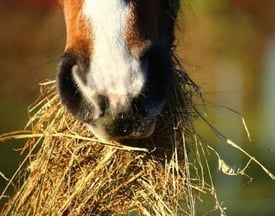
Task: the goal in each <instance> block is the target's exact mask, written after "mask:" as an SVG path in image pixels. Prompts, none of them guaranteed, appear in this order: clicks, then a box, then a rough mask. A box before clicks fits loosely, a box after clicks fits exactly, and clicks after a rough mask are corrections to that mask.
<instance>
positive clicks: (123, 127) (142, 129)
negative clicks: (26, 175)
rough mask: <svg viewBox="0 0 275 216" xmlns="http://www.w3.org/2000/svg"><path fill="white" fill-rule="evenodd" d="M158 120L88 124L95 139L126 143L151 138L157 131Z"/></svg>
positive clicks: (128, 120) (119, 120)
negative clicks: (126, 141)
mask: <svg viewBox="0 0 275 216" xmlns="http://www.w3.org/2000/svg"><path fill="white" fill-rule="evenodd" d="M156 121H157V119H156V118H146V119H139V120H135V119H134V118H131V119H116V120H114V121H113V122H111V123H110V124H108V123H107V124H106V123H103V124H100V123H98V122H97V123H86V127H87V129H88V130H90V131H91V132H92V133H93V134H94V136H95V137H97V138H98V139H99V140H103V141H118V142H119V141H125V140H134V139H139V140H140V139H146V138H149V137H150V136H151V135H152V134H153V133H154V131H155V127H156Z"/></svg>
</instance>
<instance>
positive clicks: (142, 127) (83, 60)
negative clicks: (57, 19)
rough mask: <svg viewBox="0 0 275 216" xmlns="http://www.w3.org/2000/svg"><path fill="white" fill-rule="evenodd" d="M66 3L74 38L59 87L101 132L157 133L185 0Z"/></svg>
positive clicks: (102, 135) (115, 136) (111, 137)
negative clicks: (181, 0)
mask: <svg viewBox="0 0 275 216" xmlns="http://www.w3.org/2000/svg"><path fill="white" fill-rule="evenodd" d="M175 2H176V4H175ZM60 4H61V6H62V9H63V14H64V19H65V24H66V36H67V38H66V46H65V50H64V53H63V54H62V55H61V57H60V61H59V64H58V71H57V89H58V92H59V96H60V98H61V101H62V103H63V104H64V106H65V107H66V108H67V110H68V111H69V112H70V113H71V114H72V115H73V116H74V117H75V118H76V119H77V120H79V121H80V122H82V123H84V124H85V125H86V126H87V129H88V130H91V131H92V132H93V134H94V135H95V136H96V137H98V138H99V139H101V140H108V141H120V140H131V139H139V140H140V139H145V138H148V137H150V136H151V135H152V134H153V133H154V130H155V125H156V121H157V120H158V118H159V116H160V115H161V113H162V111H163V109H164V107H165V105H166V103H167V100H168V98H169V92H170V91H171V88H172V79H173V78H172V55H171V50H172V47H173V42H174V38H175V36H174V26H175V17H176V15H177V9H178V7H175V5H178V4H179V1H171V0H60Z"/></svg>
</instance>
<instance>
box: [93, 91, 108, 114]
mask: <svg viewBox="0 0 275 216" xmlns="http://www.w3.org/2000/svg"><path fill="white" fill-rule="evenodd" d="M96 102H97V107H98V109H99V113H100V114H99V117H102V116H104V115H105V114H106V112H107V110H108V109H109V107H110V102H109V99H108V98H107V97H106V96H104V95H98V96H97V98H96Z"/></svg>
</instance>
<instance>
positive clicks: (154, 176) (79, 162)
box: [0, 70, 274, 216]
mask: <svg viewBox="0 0 275 216" xmlns="http://www.w3.org/2000/svg"><path fill="white" fill-rule="evenodd" d="M174 75H175V82H174V91H173V92H172V93H171V95H170V100H169V103H168V105H167V108H166V110H165V112H164V113H163V115H162V116H160V117H159V118H160V119H159V121H158V125H157V128H156V132H155V134H154V136H153V137H152V138H150V139H148V140H141V141H135V142H134V141H133V142H131V143H124V145H121V144H119V143H108V142H105V143H103V142H100V141H99V140H97V139H96V138H95V137H94V136H93V135H92V134H91V133H90V132H89V131H88V130H86V129H85V127H84V126H83V125H82V124H80V123H79V122H78V121H76V120H75V119H74V118H73V117H72V116H71V115H70V114H69V113H67V112H66V111H65V109H64V107H63V106H62V105H61V104H60V101H59V98H58V95H57V93H56V88H55V82H54V81H51V82H47V83H44V84H41V93H40V98H39V99H38V100H37V101H36V103H35V104H34V105H32V106H31V107H30V110H29V112H30V121H29V123H28V125H27V127H26V130H25V131H18V132H14V133H10V134H4V135H2V136H0V141H3V140H7V139H27V142H26V144H25V145H24V147H23V148H22V152H23V153H24V154H25V155H26V157H25V159H24V161H23V162H22V164H21V165H20V166H19V168H18V170H17V172H16V173H15V174H14V176H13V177H12V178H11V179H10V181H9V183H8V185H7V187H6V189H5V190H4V191H3V193H2V194H1V197H0V199H1V200H2V199H5V202H6V205H5V207H4V209H3V212H2V213H3V214H4V215H24V216H25V215H84V216H85V215H125V214H130V213H132V214H133V215H148V216H149V215H195V213H196V211H197V209H198V206H199V205H202V206H203V207H204V208H208V209H205V210H204V212H209V211H217V212H218V213H219V214H220V215H225V208H224V207H222V205H221V204H220V202H219V201H218V197H217V194H216V192H215V188H214V184H213V180H212V175H211V171H210V168H209V165H208V156H207V154H208V155H209V153H207V150H211V151H212V152H214V153H215V154H216V155H217V157H218V160H219V169H220V170H221V171H222V172H224V173H225V174H228V175H237V174H240V175H245V173H244V172H245V170H246V168H247V167H248V166H249V164H250V163H251V162H256V163H257V162H258V161H257V160H256V159H255V158H253V157H252V156H250V155H249V154H248V153H246V152H245V151H244V150H242V149H241V148H240V147H239V146H238V145H236V144H235V143H234V142H232V141H231V140H229V139H226V137H223V138H224V140H226V141H227V143H228V144H229V145H231V146H233V147H234V148H237V149H238V150H240V151H242V152H243V153H244V154H246V155H247V156H248V157H249V159H250V160H249V161H248V163H247V165H246V166H245V167H244V168H243V169H239V170H233V169H232V168H231V167H229V166H228V165H227V164H226V163H225V161H223V160H222V159H221V158H220V156H219V154H218V153H217V152H216V151H215V149H214V148H212V147H211V146H209V145H206V144H202V142H201V139H200V136H199V134H197V132H196V130H195V128H194V126H193V123H192V122H193V118H196V117H199V118H201V119H204V116H203V115H202V114H201V113H200V112H199V111H198V110H197V109H196V108H195V107H196V106H195V105H196V104H194V103H195V101H196V99H195V98H196V97H197V98H199V99H200V95H199V94H200V93H199V89H198V87H197V86H196V85H195V84H194V83H193V82H192V80H191V79H190V78H189V77H188V76H187V74H185V73H184V72H182V71H178V70H175V73H174ZM201 102H202V101H201V100H199V102H198V103H201ZM206 123H207V124H209V123H208V122H207V121H206ZM245 126H246V125H245ZM209 127H212V126H211V125H210V124H209ZM212 129H213V130H214V132H215V133H216V134H217V135H218V136H223V135H222V134H220V133H219V131H217V130H216V129H215V128H212ZM246 129H247V127H246ZM247 132H248V130H247ZM248 134H249V132H248ZM234 145H236V146H234ZM189 151H190V152H191V154H189ZM258 164H259V165H260V166H261V167H262V168H263V169H266V168H265V167H263V166H262V165H261V164H260V163H258ZM26 166H27V168H25V167H26ZM266 171H267V173H268V170H266ZM0 174H1V173H0ZM268 174H270V176H271V177H272V174H271V173H270V172H269V173H268ZM1 176H3V177H5V176H4V175H3V174H1ZM273 177H274V176H273ZM5 178H6V177H5ZM11 188H13V190H14V191H15V195H14V196H13V197H11V198H9V197H8V196H7V195H6V193H7V190H8V189H11ZM211 197H212V198H211ZM205 200H207V202H210V201H212V204H211V205H209V206H207V205H206V204H205V203H204V201H205Z"/></svg>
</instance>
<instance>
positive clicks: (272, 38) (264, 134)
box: [0, 0, 275, 215]
mask: <svg viewBox="0 0 275 216" xmlns="http://www.w3.org/2000/svg"><path fill="white" fill-rule="evenodd" d="M0 26H1V30H0V119H1V124H0V134H2V133H6V132H10V131H14V130H18V129H22V128H23V127H24V125H25V124H26V122H27V120H28V114H27V108H28V105H30V104H31V103H32V102H33V101H34V100H35V99H36V97H37V96H38V94H39V87H38V83H39V82H42V81H45V80H49V79H54V78H55V72H56V64H57V60H58V56H59V54H60V53H61V52H62V50H63V48H64V44H65V28H64V21H63V17H62V13H61V10H60V8H59V6H58V4H57V1H56V0H1V1H0ZM176 34H177V41H176V44H177V45H178V48H177V54H178V56H179V57H180V58H181V59H182V62H183V65H184V66H185V68H186V69H187V71H188V73H189V74H190V76H191V77H192V78H193V79H194V80H195V81H196V82H197V83H198V84H199V85H200V86H201V88H202V92H203V95H204V98H205V100H206V102H207V104H208V106H207V113H208V118H209V120H210V121H211V122H212V123H213V125H214V126H215V127H217V128H218V129H219V130H220V131H221V132H222V133H223V134H225V135H226V136H227V137H230V138H231V139H232V140H234V141H236V142H237V143H238V144H239V145H240V146H241V147H242V148H244V149H246V150H247V151H248V152H249V153H251V154H252V155H254V156H256V157H257V159H258V160H260V161H261V162H263V164H264V165H265V166H266V167H267V168H268V169H270V171H272V172H273V173H275V114H274V112H275V1H274V0H186V1H185V3H183V4H182V8H181V10H180V14H179V18H178V24H177V30H176ZM229 108H230V109H233V110H235V111H237V112H239V113H241V115H242V116H243V117H244V118H245V119H246V122H247V125H248V128H249V129H250V132H251V138H252V142H249V140H248V138H247V136H246V132H245V130H244V127H243V124H242V119H241V116H240V115H238V114H236V113H235V112H233V111H232V110H230V109H229ZM197 125H198V128H200V133H201V135H202V136H203V137H207V141H208V142H209V143H211V144H213V145H215V146H216V149H217V150H218V151H219V152H220V154H221V156H222V158H223V159H224V160H225V161H226V162H227V163H228V164H230V165H231V166H232V167H235V168H238V167H243V166H244V165H245V163H246V162H247V161H248V160H247V158H246V157H244V156H243V154H241V153H240V152H238V151H237V150H234V149H233V148H231V147H230V146H228V145H226V144H225V143H224V142H223V141H222V140H219V139H217V138H216V137H215V136H213V134H211V132H210V131H209V130H207V129H206V128H205V127H203V126H201V123H200V122H198V123H197ZM23 143H24V142H23V141H14V142H11V141H8V142H4V143H0V171H1V172H2V173H3V174H5V176H6V177H8V178H10V177H11V176H12V174H13V173H14V171H15V170H16V167H18V164H19V163H20V160H21V159H22V158H21V156H20V154H19V152H18V151H16V149H18V148H19V147H20V146H21V145H22V144H23ZM211 166H212V174H213V176H214V182H215V185H216V188H217V192H218V196H219V199H220V200H221V201H223V202H224V205H225V206H227V208H228V210H227V212H228V215H275V182H274V181H272V180H271V179H270V178H269V177H268V176H267V175H266V174H265V173H264V172H263V171H262V170H261V169H260V168H259V167H258V166H256V165H255V164H252V165H251V166H250V167H249V168H248V170H247V174H248V175H249V176H251V177H252V178H253V181H252V182H249V179H248V178H246V177H244V176H226V175H224V174H223V173H221V172H219V171H218V164H217V161H216V160H213V162H212V163H211ZM5 184H6V181H5V180H4V178H2V177H0V193H1V191H2V190H3V188H4V186H5ZM210 215H211V213H210Z"/></svg>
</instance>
